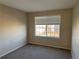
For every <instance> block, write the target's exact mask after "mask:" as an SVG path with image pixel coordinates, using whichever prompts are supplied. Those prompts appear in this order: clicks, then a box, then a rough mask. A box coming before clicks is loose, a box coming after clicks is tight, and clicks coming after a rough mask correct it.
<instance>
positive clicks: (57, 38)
mask: <svg viewBox="0 0 79 59" xmlns="http://www.w3.org/2000/svg"><path fill="white" fill-rule="evenodd" d="M34 37H35V38H44V39H60V37H46V36H34Z"/></svg>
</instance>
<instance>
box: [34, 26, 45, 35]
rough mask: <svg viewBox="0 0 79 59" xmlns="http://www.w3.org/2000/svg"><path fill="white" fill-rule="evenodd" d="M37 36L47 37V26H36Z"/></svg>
mask: <svg viewBox="0 0 79 59" xmlns="http://www.w3.org/2000/svg"><path fill="white" fill-rule="evenodd" d="M35 36H46V25H35Z"/></svg>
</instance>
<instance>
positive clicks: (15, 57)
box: [0, 45, 71, 59]
mask: <svg viewBox="0 0 79 59" xmlns="http://www.w3.org/2000/svg"><path fill="white" fill-rule="evenodd" d="M0 59H71V54H70V52H69V51H67V50H63V49H57V48H49V47H43V46H39V45H27V46H24V47H22V48H20V49H18V50H16V51H14V52H12V53H10V54H8V55H6V56H4V57H2V58H0Z"/></svg>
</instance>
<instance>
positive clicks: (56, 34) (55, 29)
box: [54, 25, 60, 37]
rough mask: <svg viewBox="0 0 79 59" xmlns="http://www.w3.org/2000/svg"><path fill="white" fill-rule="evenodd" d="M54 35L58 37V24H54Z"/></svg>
mask: <svg viewBox="0 0 79 59" xmlns="http://www.w3.org/2000/svg"><path fill="white" fill-rule="evenodd" d="M54 32H55V33H54V35H55V37H60V25H54Z"/></svg>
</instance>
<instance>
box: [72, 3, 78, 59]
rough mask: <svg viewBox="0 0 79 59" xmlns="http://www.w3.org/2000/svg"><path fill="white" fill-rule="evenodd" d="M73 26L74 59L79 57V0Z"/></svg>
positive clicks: (75, 9)
mask: <svg viewBox="0 0 79 59" xmlns="http://www.w3.org/2000/svg"><path fill="white" fill-rule="evenodd" d="M72 27H73V28H72V32H73V33H72V59H79V1H78V2H77V4H76V6H75V8H74V13H73V26H72Z"/></svg>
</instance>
